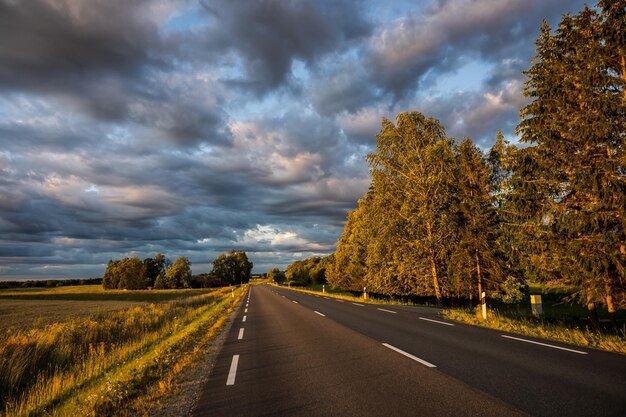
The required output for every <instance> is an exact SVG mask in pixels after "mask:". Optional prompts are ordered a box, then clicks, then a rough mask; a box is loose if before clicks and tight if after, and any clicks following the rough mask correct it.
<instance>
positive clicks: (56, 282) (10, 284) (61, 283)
mask: <svg viewBox="0 0 626 417" xmlns="http://www.w3.org/2000/svg"><path fill="white" fill-rule="evenodd" d="M100 284H102V278H77V279H74V278H72V279H42V280H33V279H29V280H28V281H0V289H7V288H52V287H67V286H70V285H100Z"/></svg>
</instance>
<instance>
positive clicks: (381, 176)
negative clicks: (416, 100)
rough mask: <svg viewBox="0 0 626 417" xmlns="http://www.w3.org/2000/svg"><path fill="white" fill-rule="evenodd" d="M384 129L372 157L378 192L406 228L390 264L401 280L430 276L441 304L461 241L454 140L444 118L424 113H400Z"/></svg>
mask: <svg viewBox="0 0 626 417" xmlns="http://www.w3.org/2000/svg"><path fill="white" fill-rule="evenodd" d="M382 125H383V126H382V129H381V131H380V133H379V134H378V135H376V138H377V143H376V151H375V152H373V153H371V154H369V155H368V156H367V160H368V163H369V165H370V172H371V175H372V182H373V185H374V187H373V188H374V190H373V191H374V193H375V194H376V193H382V194H383V195H384V196H385V198H386V199H387V200H388V201H389V202H390V204H388V205H385V206H383V207H384V208H387V209H391V210H388V214H389V215H391V216H394V217H395V219H392V220H393V222H392V223H395V224H397V222H398V221H401V222H402V223H404V225H405V227H403V228H399V229H396V231H397V232H399V233H400V234H399V235H398V236H397V238H398V240H399V242H401V245H400V246H398V247H397V248H396V250H394V251H393V252H392V253H391V254H390V255H392V258H391V262H390V263H389V265H390V266H391V267H392V268H393V269H395V273H394V275H396V277H397V278H396V279H398V280H400V281H406V280H409V279H413V280H414V279H416V278H417V279H420V278H424V277H427V276H428V277H429V278H430V282H431V284H432V285H431V291H432V292H434V295H435V296H436V298H437V302H438V303H439V304H441V303H442V299H443V297H444V296H446V295H447V283H446V282H445V279H446V275H445V271H446V269H447V263H448V261H449V256H450V251H451V246H452V245H453V244H454V242H455V239H456V237H455V231H456V228H455V225H454V220H455V219H454V215H453V212H452V210H451V208H452V207H453V206H454V205H455V204H456V203H455V198H456V197H455V196H456V190H455V187H456V185H457V184H456V178H457V172H456V170H457V164H456V158H455V153H454V140H453V139H451V138H449V137H448V136H446V133H445V129H444V128H443V126H442V125H441V124H440V123H439V121H438V120H436V119H432V118H426V117H424V115H422V114H421V113H418V112H412V113H401V114H399V115H398V116H397V118H396V125H394V124H393V123H392V122H391V121H389V120H387V119H383V123H382ZM381 214H382V215H385V214H384V212H381ZM379 224H383V223H379ZM415 284H417V283H415ZM417 286H418V285H415V287H417Z"/></svg>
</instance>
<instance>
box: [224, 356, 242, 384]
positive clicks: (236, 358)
mask: <svg viewBox="0 0 626 417" xmlns="http://www.w3.org/2000/svg"><path fill="white" fill-rule="evenodd" d="M238 364H239V355H233V361H232V362H231V363H230V371H228V379H227V380H226V385H235V377H236V376H237V365H238Z"/></svg>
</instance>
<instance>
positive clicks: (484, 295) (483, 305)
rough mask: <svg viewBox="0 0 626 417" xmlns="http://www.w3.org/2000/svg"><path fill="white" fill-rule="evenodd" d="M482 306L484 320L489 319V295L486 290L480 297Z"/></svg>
mask: <svg viewBox="0 0 626 417" xmlns="http://www.w3.org/2000/svg"><path fill="white" fill-rule="evenodd" d="M480 307H481V309H482V313H483V320H486V319H487V297H486V294H485V292H484V291H483V293H482V294H481V297H480Z"/></svg>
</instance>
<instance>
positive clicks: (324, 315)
mask: <svg viewBox="0 0 626 417" xmlns="http://www.w3.org/2000/svg"><path fill="white" fill-rule="evenodd" d="M313 311H314V312H315V314H319V315H320V316H322V317H326V314H322V313H320V312H319V311H316V310H313Z"/></svg>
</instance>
